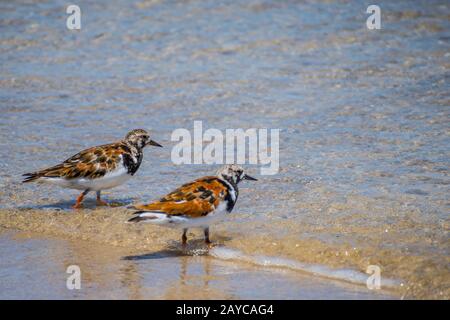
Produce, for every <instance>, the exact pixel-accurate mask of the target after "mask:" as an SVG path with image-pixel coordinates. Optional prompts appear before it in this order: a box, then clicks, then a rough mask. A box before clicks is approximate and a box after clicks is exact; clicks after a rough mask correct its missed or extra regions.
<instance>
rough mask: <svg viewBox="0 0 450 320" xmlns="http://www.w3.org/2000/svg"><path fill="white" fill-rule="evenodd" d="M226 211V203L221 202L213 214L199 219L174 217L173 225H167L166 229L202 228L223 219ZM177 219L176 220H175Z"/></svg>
mask: <svg viewBox="0 0 450 320" xmlns="http://www.w3.org/2000/svg"><path fill="white" fill-rule="evenodd" d="M227 213H228V211H227V210H226V203H225V202H221V203H220V204H219V206H218V207H217V208H216V210H214V211H213V212H211V213H209V214H208V215H207V216H205V217H199V218H184V217H176V216H174V217H173V218H172V219H173V220H174V223H169V224H168V225H167V226H168V227H175V228H200V227H201V228H203V227H207V226H209V225H212V224H214V223H217V222H220V221H222V220H224V219H225V217H226V215H227ZM177 218H178V219H177ZM176 220H179V221H176Z"/></svg>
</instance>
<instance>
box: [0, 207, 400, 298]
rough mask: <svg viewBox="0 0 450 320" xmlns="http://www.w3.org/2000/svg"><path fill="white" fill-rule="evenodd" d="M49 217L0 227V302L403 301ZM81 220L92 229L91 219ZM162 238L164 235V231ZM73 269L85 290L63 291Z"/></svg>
mask: <svg viewBox="0 0 450 320" xmlns="http://www.w3.org/2000/svg"><path fill="white" fill-rule="evenodd" d="M41 214H42V212H41ZM96 214H98V213H97V212H96V213H91V214H90V215H91V216H92V215H96ZM52 220H53V221H54V222H55V223H54V224H53V227H52V228H45V229H46V230H47V232H44V233H42V232H40V233H36V232H24V231H17V230H12V229H5V228H0V250H1V252H2V260H1V261H0V279H1V281H0V298H1V299H398V298H399V297H398V295H396V294H394V293H393V292H390V291H387V290H372V291H371V290H368V289H367V288H366V287H365V286H362V285H356V284H351V283H349V282H346V281H336V280H331V279H327V278H323V277H319V276H314V275H312V274H309V273H305V272H301V271H299V270H290V269H287V268H284V267H276V266H273V267H270V266H258V265H255V264H253V263H251V262H247V263H246V262H245V261H239V260H235V259H233V260H225V259H223V258H216V257H214V256H212V255H209V254H208V250H207V249H206V248H204V247H203V246H202V244H201V243H200V242H199V241H194V243H193V244H191V246H190V248H189V249H188V250H186V251H182V250H181V249H180V248H179V247H178V246H177V245H172V246H171V245H167V244H165V245H161V246H160V245H159V244H156V245H154V244H153V243H152V242H148V237H142V236H139V235H136V234H135V235H132V236H131V238H133V239H134V241H131V240H125V239H123V238H120V240H118V241H116V240H112V238H116V239H117V235H116V236H115V237H114V236H112V237H110V236H106V237H105V235H106V234H105V233H106V232H103V233H102V234H103V237H102V236H95V235H96V234H97V235H98V234H99V233H97V232H85V233H84V237H83V238H85V239H89V240H81V239H80V238H78V236H80V233H79V231H76V232H68V230H65V231H56V229H59V228H56V227H59V226H62V225H59V224H58V223H57V222H56V221H55V220H54V219H52ZM83 220H84V223H85V224H89V221H90V218H87V219H86V218H83ZM95 220H96V221H97V222H96V224H98V220H97V219H95ZM48 222H50V221H48ZM28 228H30V225H28V227H25V229H28ZM51 230H53V231H51ZM41 231H42V230H41ZM149 231H152V230H151V229H150V230H149ZM67 232H68V233H67ZM131 233H133V232H131ZM56 234H58V235H56ZM158 237H162V238H167V237H164V235H163V233H161V232H159V233H158ZM94 239H95V240H94ZM165 240H166V241H169V242H170V240H168V239H165ZM142 242H144V243H142ZM112 243H114V245H111V244H112ZM136 244H139V245H136ZM143 248H146V249H143ZM158 248H159V249H158ZM212 250H215V249H212ZM70 265H77V266H79V267H80V270H81V289H80V290H69V289H67V288H66V281H67V277H68V276H69V274H67V273H66V270H67V267H68V266H70Z"/></svg>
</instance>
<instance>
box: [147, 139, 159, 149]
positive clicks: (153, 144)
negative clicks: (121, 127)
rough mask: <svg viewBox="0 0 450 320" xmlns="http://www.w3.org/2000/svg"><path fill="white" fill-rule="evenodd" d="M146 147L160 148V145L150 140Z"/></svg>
mask: <svg viewBox="0 0 450 320" xmlns="http://www.w3.org/2000/svg"><path fill="white" fill-rule="evenodd" d="M148 145H150V146H155V147H160V148H162V145H160V144H159V143H158V142H156V141H153V140H150V141H149V142H147V143H146V146H148Z"/></svg>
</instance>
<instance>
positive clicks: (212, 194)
mask: <svg viewBox="0 0 450 320" xmlns="http://www.w3.org/2000/svg"><path fill="white" fill-rule="evenodd" d="M226 194H227V188H226V187H225V186H224V185H223V184H222V183H221V182H220V180H219V179H218V178H217V177H204V178H201V179H198V180H195V181H193V182H190V183H187V184H184V185H182V186H181V187H180V188H178V189H176V190H174V191H173V192H171V193H169V194H168V195H166V196H165V197H163V198H161V199H160V200H158V201H155V202H153V203H150V204H145V205H136V206H134V208H136V209H138V210H145V211H161V212H164V213H166V214H168V215H186V216H189V217H193V218H196V217H202V216H206V215H208V213H210V212H212V211H213V210H214V209H215V208H217V206H218V205H219V203H220V201H223V200H224V199H225V196H226Z"/></svg>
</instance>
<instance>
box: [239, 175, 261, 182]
mask: <svg viewBox="0 0 450 320" xmlns="http://www.w3.org/2000/svg"><path fill="white" fill-rule="evenodd" d="M242 180H250V181H258V179H256V178H253V177H250V176H249V175H248V174H244V177H243V178H242Z"/></svg>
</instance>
